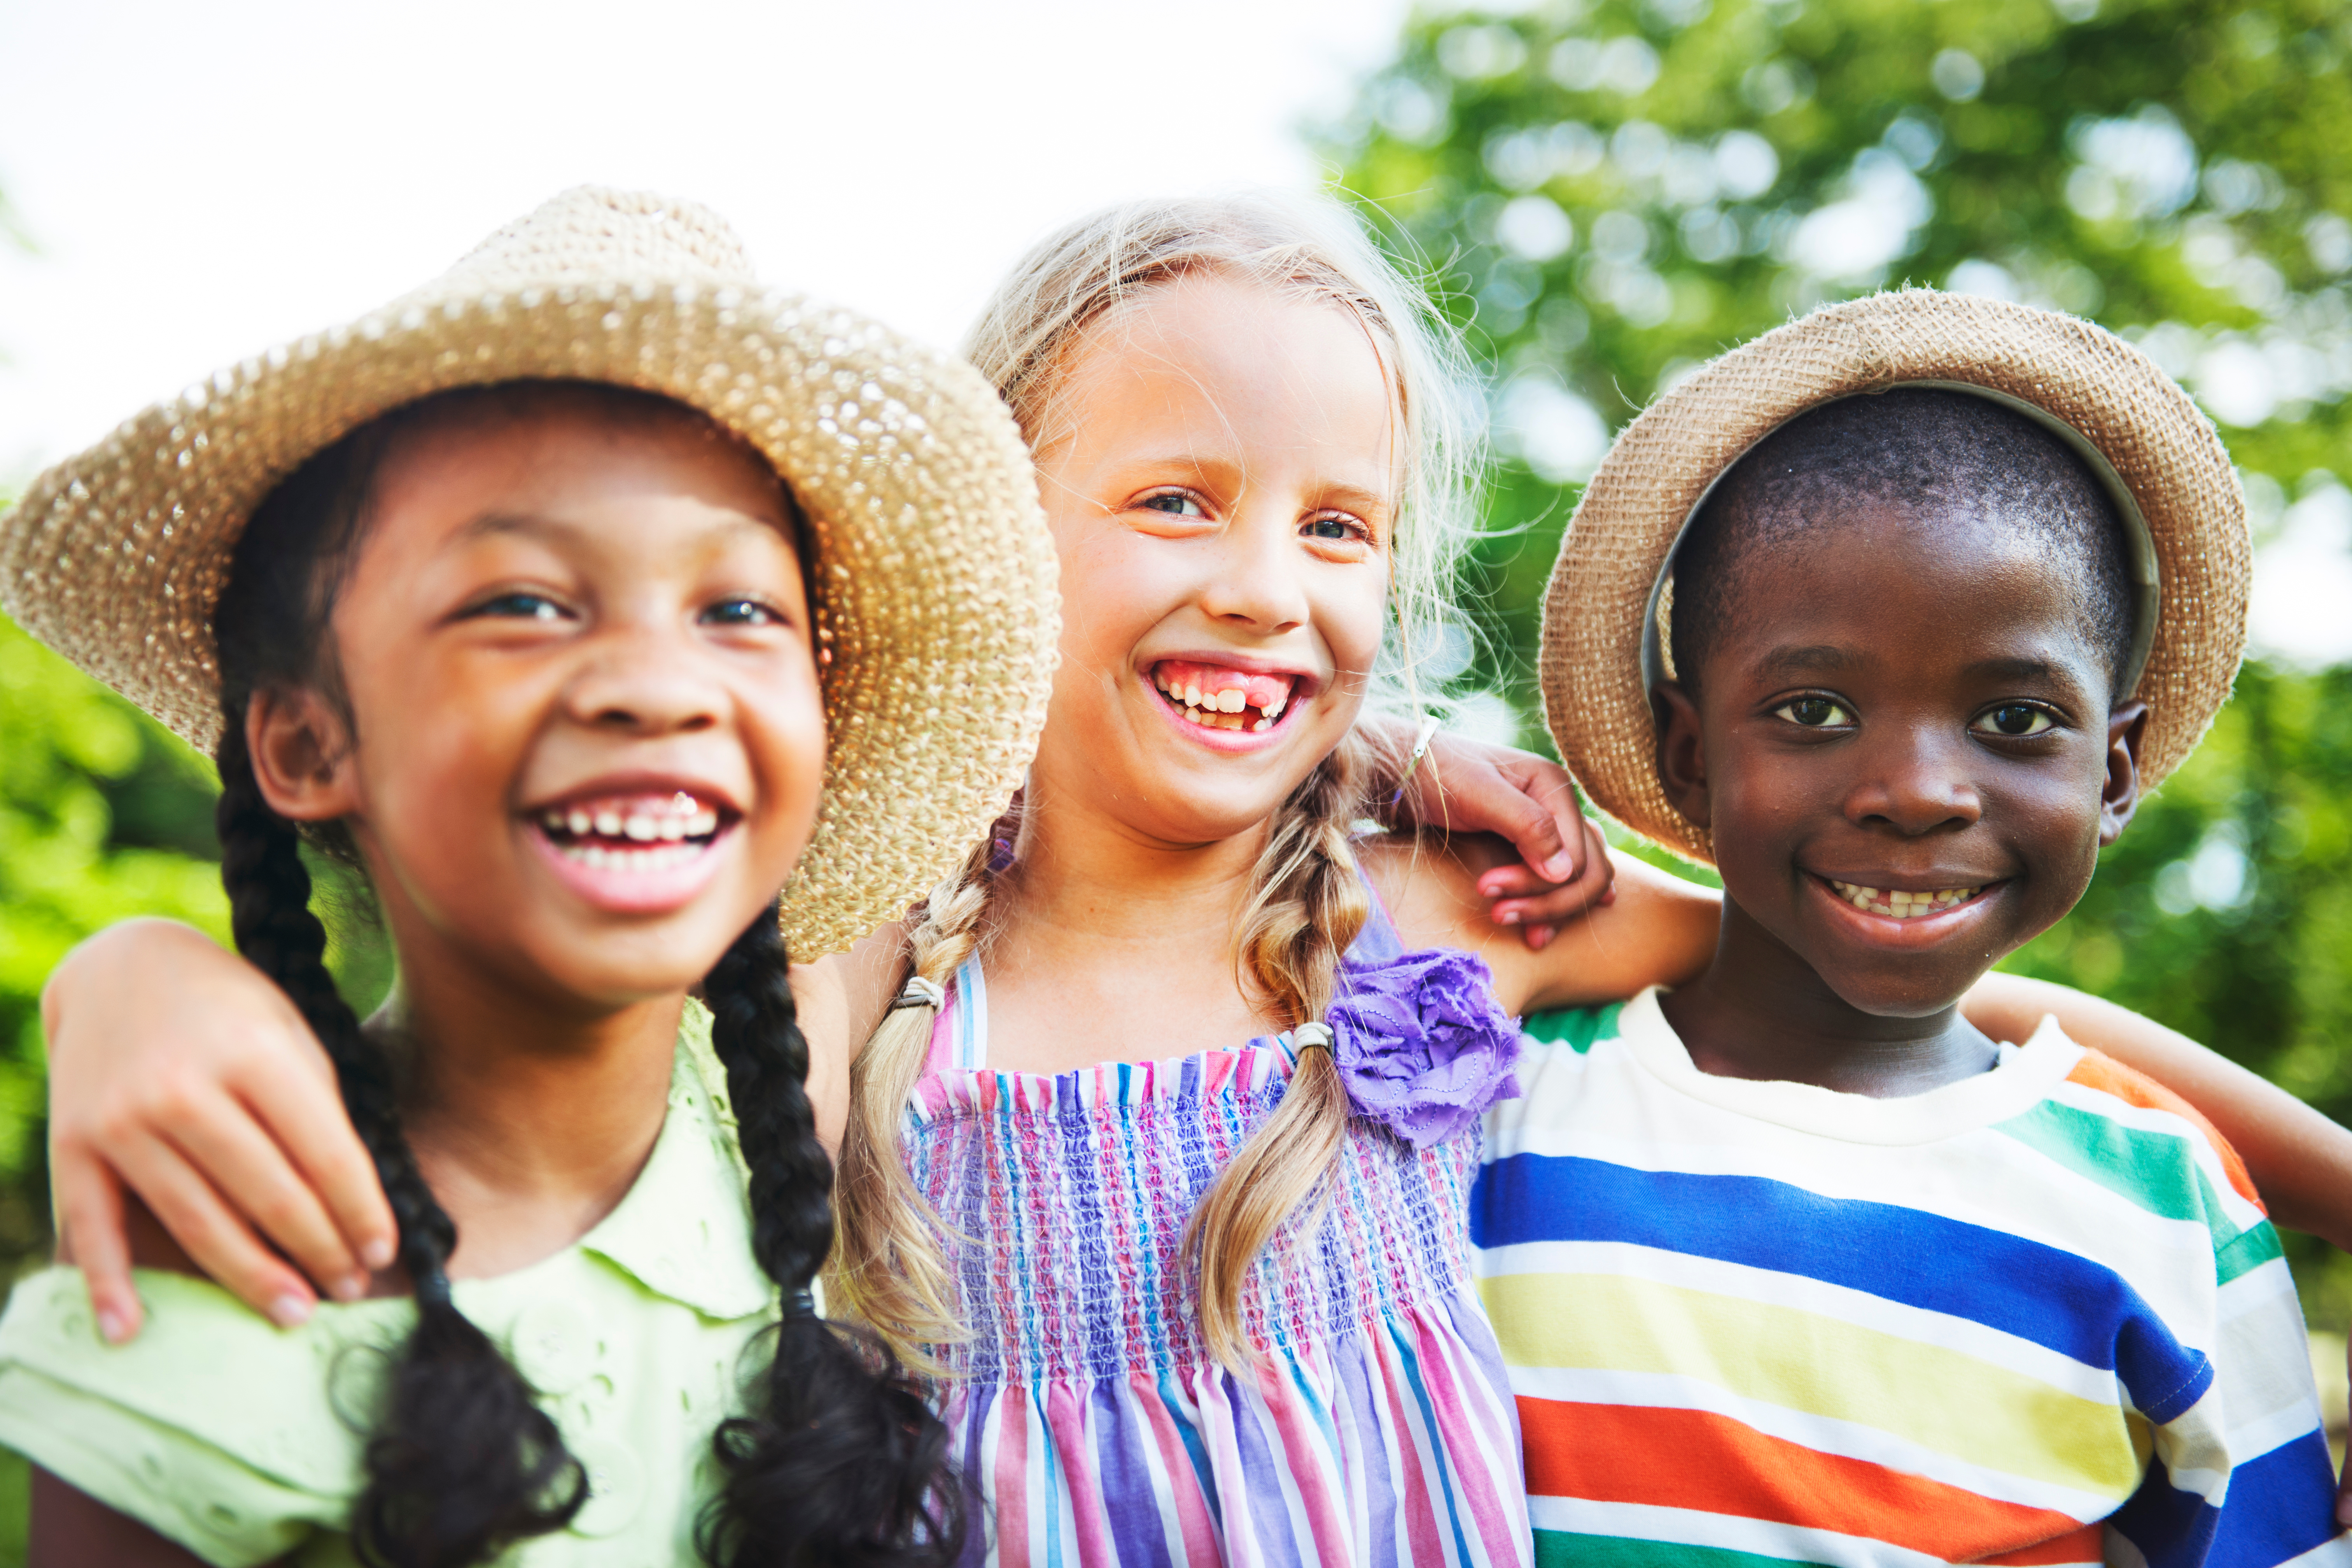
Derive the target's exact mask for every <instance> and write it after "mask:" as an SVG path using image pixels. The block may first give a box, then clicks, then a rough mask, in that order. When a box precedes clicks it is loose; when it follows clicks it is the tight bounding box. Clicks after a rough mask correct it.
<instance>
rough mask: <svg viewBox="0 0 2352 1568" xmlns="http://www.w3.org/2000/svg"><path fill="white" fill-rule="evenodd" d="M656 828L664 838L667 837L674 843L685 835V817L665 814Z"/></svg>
mask: <svg viewBox="0 0 2352 1568" xmlns="http://www.w3.org/2000/svg"><path fill="white" fill-rule="evenodd" d="M658 830H659V832H660V834H661V836H662V837H664V838H667V839H668V840H669V841H670V842H672V843H673V844H674V843H676V842H677V840H679V839H681V838H683V837H686V822H685V819H684V818H682V817H676V816H665V817H663V818H662V819H661V822H660V823H659V825H658Z"/></svg>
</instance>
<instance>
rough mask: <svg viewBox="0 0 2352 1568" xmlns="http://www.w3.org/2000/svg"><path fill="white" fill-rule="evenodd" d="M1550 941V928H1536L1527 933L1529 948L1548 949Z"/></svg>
mask: <svg viewBox="0 0 2352 1568" xmlns="http://www.w3.org/2000/svg"><path fill="white" fill-rule="evenodd" d="M1551 939H1552V928H1551V927H1549V926H1538V927H1536V928H1535V929H1534V930H1533V931H1529V932H1528V945H1529V946H1530V947H1549V946H1550V945H1551Z"/></svg>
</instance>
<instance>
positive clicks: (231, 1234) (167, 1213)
mask: <svg viewBox="0 0 2352 1568" xmlns="http://www.w3.org/2000/svg"><path fill="white" fill-rule="evenodd" d="M117 1160H118V1162H119V1169H120V1170H121V1173H122V1180H123V1182H124V1183H125V1184H127V1185H128V1186H129V1187H130V1188H131V1191H133V1192H135V1193H137V1194H139V1195H140V1196H141V1197H142V1199H144V1200H145V1202H146V1204H147V1206H148V1207H149V1208H150V1209H151V1210H152V1211H153V1212H154V1215H155V1218H156V1219H157V1220H158V1221H159V1222H160V1223H161V1224H162V1225H163V1228H164V1229H165V1230H167V1231H169V1232H170V1233H171V1235H172V1238H173V1240H174V1241H177V1242H178V1243H179V1244H180V1247H181V1248H182V1249H183V1250H184V1251H185V1252H186V1253H187V1255H188V1260H189V1262H190V1263H192V1264H193V1265H194V1267H195V1268H196V1269H197V1270H198V1271H199V1272H201V1273H204V1274H206V1275H209V1276H210V1277H211V1278H212V1279H213V1280H214V1281H215V1283H216V1284H218V1285H219V1286H221V1288H222V1289H226V1290H227V1291H229V1292H230V1293H231V1294H232V1295H234V1296H236V1298H237V1299H238V1300H242V1301H243V1302H244V1303H245V1304H246V1305H247V1306H248V1307H251V1308H252V1309H253V1310H255V1311H257V1312H259V1313H261V1314H262V1315H263V1316H264V1317H266V1318H268V1320H269V1321H271V1322H273V1323H276V1324H277V1325H278V1327H279V1328H281V1329H290V1328H292V1327H293V1326H294V1325H296V1324H297V1323H300V1322H304V1321H308V1320H309V1318H310V1312H311V1310H312V1309H313V1308H315V1307H316V1306H317V1305H318V1297H317V1296H316V1295H315V1294H314V1293H313V1292H312V1291H311V1289H310V1283H309V1281H307V1280H305V1279H303V1278H302V1276H301V1275H300V1274H299V1273H297V1272H295V1270H294V1268H293V1267H292V1266H291V1265H289V1263H287V1262H286V1261H285V1259H283V1258H279V1257H278V1256H277V1255H276V1254H275V1253H273V1252H271V1251H270V1250H269V1249H268V1247H265V1246H263V1245H262V1243H261V1238H260V1237H258V1236H257V1235H255V1234H254V1231H253V1228H252V1226H248V1225H247V1224H246V1223H245V1221H244V1220H243V1219H241V1218H239V1217H238V1216H237V1215H236V1214H235V1213H234V1212H233V1211H232V1210H231V1209H230V1208H229V1206H228V1205H226V1203H224V1202H223V1201H222V1200H221V1195H220V1194H218V1193H217V1192H215V1191H214V1189H213V1186H212V1184H210V1183H209V1182H207V1181H205V1178H204V1177H203V1176H202V1175H200V1174H199V1173H197V1171H196V1169H195V1167H194V1166H193V1165H191V1164H190V1163H188V1162H187V1159H186V1158H185V1157H184V1155H182V1154H181V1153H180V1152H179V1151H178V1150H176V1149H174V1148H173V1147H172V1146H171V1145H170V1144H168V1143H164V1142H159V1141H157V1140H155V1139H152V1138H148V1139H141V1140H138V1141H137V1142H133V1143H132V1144H131V1145H130V1146H129V1147H128V1148H127V1149H125V1150H124V1151H122V1152H121V1153H119V1154H118V1155H117Z"/></svg>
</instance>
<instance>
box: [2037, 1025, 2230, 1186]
mask: <svg viewBox="0 0 2352 1568" xmlns="http://www.w3.org/2000/svg"><path fill="white" fill-rule="evenodd" d="M2066 1081H2067V1082H2068V1083H2079V1084H2081V1085H2082V1086H2083V1087H2084V1089H2097V1090H2098V1091H2099V1092H2100V1093H2101V1094H2112V1095H2114V1096H2115V1097H2116V1099H2117V1100H2122V1101H2123V1102H2124V1103H2125V1104H2126V1105H2137V1106H2138V1107H2139V1108H2140V1109H2142V1110H2167V1111H2170V1112H2171V1113H2172V1114H2173V1115H2175V1116H2178V1117H2179V1118H2180V1119H2181V1120H2182V1121H2186V1122H2188V1123H2189V1125H2190V1126H2191V1127H2194V1128H2196V1129H2197V1130H2198V1131H2200V1132H2202V1133H2204V1134H2205V1136H2206V1137H2207V1138H2209V1139H2210V1140H2212V1143H2213V1147H2214V1149H2215V1151H2216V1152H2219V1153H2220V1154H2221V1169H2222V1170H2224V1171H2226V1172H2228V1173H2229V1176H2230V1185H2231V1186H2232V1187H2234V1188H2235V1189H2237V1194H2238V1195H2239V1196H2240V1197H2242V1198H2243V1199H2245V1200H2246V1201H2247V1202H2248V1203H2250V1204H2252V1205H2254V1206H2255V1207H2256V1208H2260V1209H2262V1210H2263V1213H2264V1214H2268V1213H2270V1210H2269V1209H2267V1208H2263V1195H2262V1194H2260V1193H2258V1192H2256V1191H2254V1180H2253V1178H2252V1176H2249V1175H2248V1174H2246V1165H2245V1162H2244V1161H2242V1160H2241V1159H2239V1158H2238V1152H2237V1151H2236V1150H2235V1149H2232V1148H2231V1147H2230V1141H2229V1140H2228V1139H2227V1138H2224V1137H2222V1136H2221V1130H2220V1129H2218V1128H2216V1127H2215V1126H2214V1125H2213V1124H2212V1123H2211V1122H2210V1121H2206V1120H2205V1118H2204V1117H2203V1116H2202V1115H2200V1114H2199V1112H2198V1110H2197V1108H2196V1107H2195V1106H2193V1105H2191V1104H2189V1102H2188V1101H2187V1100H2183V1099H2181V1098H2180V1097H2179V1095H2177V1094H2175V1093H2173V1092H2172V1091H2171V1090H2170V1089H2167V1088H2165V1087H2164V1085H2162V1084H2160V1083H2158V1082H2157V1081H2156V1079H2152V1078H2150V1077H2148V1076H2147V1074H2146V1073H2144V1072H2137V1071H2134V1070H2133V1069H2132V1068H2127V1067H2126V1066H2124V1064H2123V1063H2121V1062H2119V1061H2117V1060H2116V1059H2115V1058H2113V1057H2106V1056H2101V1055H2100V1054H2099V1053H2098V1052H2096V1051H2094V1050H2085V1051H2084V1053H2083V1059H2082V1060H2080V1061H2078V1062H2076V1063H2075V1064H2074V1071H2073V1072H2070V1073H2068V1074H2067V1075H2066Z"/></svg>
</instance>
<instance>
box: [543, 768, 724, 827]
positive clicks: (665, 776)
mask: <svg viewBox="0 0 2352 1568" xmlns="http://www.w3.org/2000/svg"><path fill="white" fill-rule="evenodd" d="M614 795H692V796H693V797H694V798H695V799H697V800H698V801H700V802H701V803H702V804H703V805H706V806H709V807H710V808H711V809H712V810H714V811H716V812H718V813H719V816H722V817H730V816H742V815H743V807H742V806H741V805H740V804H739V803H738V802H737V801H736V799H735V797H734V795H733V794H732V792H730V791H729V790H728V789H726V788H725V787H723V786H721V785H719V784H712V783H711V782H710V781H709V780H708V779H699V778H695V777H693V776H691V775H689V774H686V773H646V772H627V773H599V774H597V775H596V776H595V777H594V778H592V779H584V780H583V781H582V782H580V783H579V784H571V785H567V786H566V787H565V788H564V789H562V791H560V792H559V793H557V794H554V795H545V796H542V797H541V798H540V799H537V800H534V801H532V802H531V803H530V804H529V805H525V806H524V807H523V808H522V810H523V814H524V815H525V816H536V815H537V814H538V813H541V812H543V811H557V810H561V809H562V808H563V807H565V806H567V805H572V804H573V803H574V802H577V801H589V800H610V799H611V798H612V797H613V796H614Z"/></svg>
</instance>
